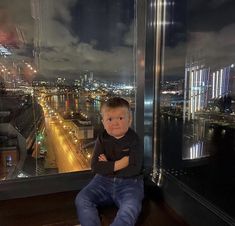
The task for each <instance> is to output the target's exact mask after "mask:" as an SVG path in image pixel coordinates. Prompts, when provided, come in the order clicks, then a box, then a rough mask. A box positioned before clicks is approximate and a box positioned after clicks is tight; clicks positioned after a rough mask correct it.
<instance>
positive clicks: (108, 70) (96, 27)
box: [0, 0, 134, 79]
mask: <svg viewBox="0 0 235 226" xmlns="http://www.w3.org/2000/svg"><path fill="white" fill-rule="evenodd" d="M22 1H23V2H24V4H23V3H22ZM39 2H40V6H39V8H38V9H39V10H36V11H35V10H34V9H35V8H37V7H35V6H36V5H37V3H39ZM33 5H34V7H33ZM0 10H1V11H0V12H2V13H0V15H1V17H0V21H1V23H2V24H4V29H5V31H6V32H7V31H8V32H9V31H10V30H12V32H13V30H14V28H13V27H14V26H13V25H14V24H15V25H17V27H18V28H20V30H21V31H23V34H24V39H25V40H26V44H27V45H26V46H24V47H22V46H21V48H20V49H18V50H16V51H17V53H18V56H16V57H18V58H20V57H21V58H23V57H24V56H25V55H26V56H30V55H32V49H31V48H32V47H33V43H34V44H35V43H39V46H40V69H41V71H40V73H41V74H43V75H44V76H45V77H48V78H50V77H54V76H59V75H60V76H65V77H66V76H70V77H76V76H78V75H80V74H81V73H83V72H84V71H87V70H88V71H93V72H94V75H97V76H108V77H113V76H116V77H119V78H123V79H124V78H126V77H133V18H134V1H133V0H128V1H127V0H118V1H117V0H49V1H48V0H41V1H38V0H36V1H31V2H30V1H29V0H21V1H18V0H14V1H9V0H1V2H0ZM32 15H33V17H34V18H35V20H34V19H33V18H32ZM37 19H39V20H37ZM0 41H1V40H0ZM26 47H27V48H26Z"/></svg>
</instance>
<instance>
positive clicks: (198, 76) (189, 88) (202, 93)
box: [183, 62, 210, 120]
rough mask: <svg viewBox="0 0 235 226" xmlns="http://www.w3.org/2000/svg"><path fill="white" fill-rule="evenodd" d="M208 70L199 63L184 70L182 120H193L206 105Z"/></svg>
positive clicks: (190, 64)
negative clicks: (196, 113)
mask: <svg viewBox="0 0 235 226" xmlns="http://www.w3.org/2000/svg"><path fill="white" fill-rule="evenodd" d="M209 73H210V68H209V67H206V66H205V65H204V64H202V63H200V62H192V63H189V64H187V65H186V68H185V85H184V114H183V117H184V120H185V119H186V118H188V120H190V119H194V118H195V112H198V111H201V110H202V109H204V108H205V107H206V106H207V103H208V82H209Z"/></svg>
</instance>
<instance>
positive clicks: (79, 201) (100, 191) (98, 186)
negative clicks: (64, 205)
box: [75, 175, 112, 226]
mask: <svg viewBox="0 0 235 226" xmlns="http://www.w3.org/2000/svg"><path fill="white" fill-rule="evenodd" d="M111 190H112V188H111V184H110V183H109V181H108V180H107V179H105V178H104V177H102V176H99V175H96V176H95V177H94V178H93V179H92V180H91V182H90V183H89V184H88V185H87V186H86V187H84V188H83V189H82V190H81V191H80V192H79V193H78V195H77V197H76V200H75V205H76V209H77V215H78V218H79V221H80V224H81V225H82V226H100V225H101V223H100V218H99V215H98V211H97V206H99V205H106V204H110V203H111V202H112V199H111V196H110V194H109V191H111Z"/></svg>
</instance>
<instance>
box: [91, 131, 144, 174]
mask: <svg viewBox="0 0 235 226" xmlns="http://www.w3.org/2000/svg"><path fill="white" fill-rule="evenodd" d="M100 154H104V155H105V156H106V158H107V160H108V161H99V155H100ZM124 156H129V165H128V166H127V167H125V168H123V169H121V170H118V171H116V172H114V163H115V161H117V160H120V159H121V158H122V157H124ZM142 163H143V147H142V145H141V142H140V139H139V137H138V135H137V134H136V132H135V131H134V130H132V129H129V130H128V131H127V133H126V134H125V136H123V137H122V138H120V139H116V138H114V137H112V136H110V135H109V134H108V133H107V132H106V131H104V132H103V133H101V134H100V135H99V136H98V137H97V140H96V143H95V148H94V153H93V156H92V160H91V169H92V171H93V172H94V173H97V174H101V175H104V176H113V177H114V176H115V177H121V178H128V177H139V176H140V175H141V170H142Z"/></svg>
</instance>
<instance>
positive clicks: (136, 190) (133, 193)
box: [111, 179, 144, 226]
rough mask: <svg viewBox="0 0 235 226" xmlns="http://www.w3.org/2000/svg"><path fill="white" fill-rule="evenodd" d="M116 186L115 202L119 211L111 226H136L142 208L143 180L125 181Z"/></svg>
mask: <svg viewBox="0 0 235 226" xmlns="http://www.w3.org/2000/svg"><path fill="white" fill-rule="evenodd" d="M115 185H116V189H115V194H114V196H115V197H114V200H115V203H116V205H117V206H118V207H119V209H118V212H117V215H116V217H115V219H114V221H113V223H112V224H111V226H124V225H125V226H134V225H135V223H136V221H137V219H138V216H139V213H140V211H141V208H142V200H143V197H144V188H143V180H136V179H123V181H121V182H120V183H119V182H118V183H117V184H115Z"/></svg>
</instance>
